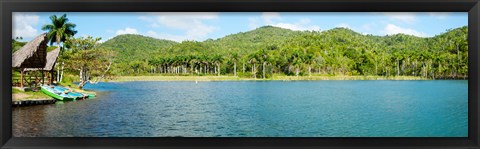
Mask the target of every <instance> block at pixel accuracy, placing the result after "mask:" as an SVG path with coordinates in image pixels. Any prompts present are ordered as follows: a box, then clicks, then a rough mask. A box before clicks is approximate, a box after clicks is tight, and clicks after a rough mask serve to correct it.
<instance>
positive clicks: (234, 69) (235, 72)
mask: <svg viewBox="0 0 480 149" xmlns="http://www.w3.org/2000/svg"><path fill="white" fill-rule="evenodd" d="M233 76H235V77H236V76H237V62H234V63H233Z"/></svg>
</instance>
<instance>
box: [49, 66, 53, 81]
mask: <svg viewBox="0 0 480 149" xmlns="http://www.w3.org/2000/svg"><path fill="white" fill-rule="evenodd" d="M49 82H50V85H51V84H53V69H52V70H50V80H49Z"/></svg>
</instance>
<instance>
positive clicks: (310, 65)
mask: <svg viewBox="0 0 480 149" xmlns="http://www.w3.org/2000/svg"><path fill="white" fill-rule="evenodd" d="M467 45H468V42H467V27H466V26H465V27H461V28H456V29H451V30H448V31H447V32H445V33H443V34H440V35H437V36H435V37H431V38H421V37H415V36H411V35H405V34H396V35H390V36H373V35H362V34H359V33H356V32H354V31H352V30H350V29H346V28H335V29H331V30H327V31H323V32H317V31H303V32H302V31H292V30H288V29H282V28H278V27H272V26H265V27H260V28H257V29H255V30H252V31H248V32H241V33H237V34H232V35H228V36H226V37H223V38H219V39H216V40H212V39H209V40H206V41H204V42H196V41H184V42H181V43H176V42H173V41H168V40H159V39H154V38H150V37H144V36H140V35H120V36H117V37H115V38H113V39H111V40H109V41H107V42H105V43H103V44H102V45H101V47H104V48H107V49H113V50H116V51H117V53H118V56H117V59H116V63H115V69H113V73H114V74H117V75H142V74H147V73H154V74H156V73H161V74H168V75H226V74H228V75H234V74H235V73H234V70H236V72H237V75H238V76H240V77H255V78H263V77H265V78H269V77H271V76H272V75H273V74H284V75H294V76H295V75H299V76H301V75H378V76H421V77H424V78H431V79H464V78H465V79H466V77H467V76H468V47H467ZM235 66H236V67H235Z"/></svg>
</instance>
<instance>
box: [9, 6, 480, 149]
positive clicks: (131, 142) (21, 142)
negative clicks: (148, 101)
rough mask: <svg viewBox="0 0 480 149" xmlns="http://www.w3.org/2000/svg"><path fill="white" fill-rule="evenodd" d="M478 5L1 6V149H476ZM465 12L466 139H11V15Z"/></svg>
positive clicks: (479, 62)
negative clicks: (387, 148) (166, 12)
mask: <svg viewBox="0 0 480 149" xmlns="http://www.w3.org/2000/svg"><path fill="white" fill-rule="evenodd" d="M479 2H480V1H479V0H137V1H135V0H68V1H62V0H1V1H0V20H2V23H1V27H0V34H1V40H0V45H1V49H2V50H0V61H1V69H2V70H3V72H2V73H0V96H1V97H2V98H1V99H2V100H1V101H0V110H1V113H0V147H1V148H160V147H162V148H193V147H196V148H357V147H358V148H372V147H375V148H385V147H389V148H465V149H466V148H468V149H474V148H480V146H479V142H480V138H479V123H478V120H479V118H480V117H479V107H480V104H479V102H478V99H479V92H478V91H479V89H480V87H479V73H478V71H479V70H478V69H479V68H480V67H479V66H480V65H479V64H480V57H479V50H480V47H479V42H480V37H479V36H480V31H479V29H480V27H479V26H480V19H479V17H480V3H479ZM47 11H50V12H54V11H59V12H139V11H140V12H155V11H158V12H162V11H171V12H180V11H183V12H185V11H187V12H203V11H210V12H249V11H254V12H269V11H274V12H365V11H371V12H409V11H410V12H453V11H461V12H468V26H469V30H468V40H469V43H468V46H469V51H468V52H469V53H468V54H469V61H468V65H469V69H468V71H469V80H468V84H469V88H468V93H469V94H468V103H469V105H468V108H469V109H468V113H469V115H468V119H469V121H468V125H469V128H468V132H469V136H468V138H415V137H413V138H410V137H409V138H389V137H387V138H376V137H370V138H361V137H357V138H13V137H12V131H11V130H12V129H11V128H12V123H11V122H12V115H11V110H12V106H11V100H7V99H11V89H10V85H9V84H11V83H12V82H11V75H12V74H11V73H10V69H11V56H10V54H11V51H10V49H11V44H9V43H10V40H11V37H12V32H11V30H12V12H47Z"/></svg>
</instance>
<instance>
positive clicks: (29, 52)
mask: <svg viewBox="0 0 480 149" xmlns="http://www.w3.org/2000/svg"><path fill="white" fill-rule="evenodd" d="M46 35H47V34H46V33H44V34H41V35H39V36H37V37H35V38H34V39H33V40H32V41H30V42H28V43H27V44H25V45H24V46H23V47H22V48H20V49H19V50H18V51H16V52H15V53H13V54H12V68H13V69H14V70H17V71H20V80H19V83H20V87H21V88H23V87H24V83H25V81H26V80H25V78H24V73H25V69H26V68H37V69H44V68H45V65H46V64H47V43H48V40H47V36H46Z"/></svg>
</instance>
